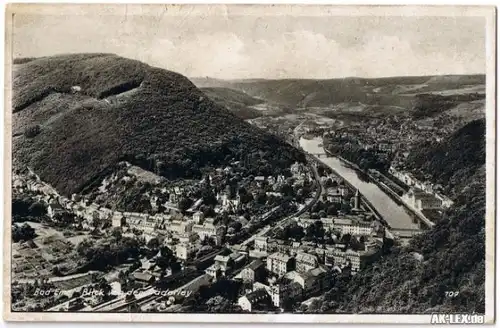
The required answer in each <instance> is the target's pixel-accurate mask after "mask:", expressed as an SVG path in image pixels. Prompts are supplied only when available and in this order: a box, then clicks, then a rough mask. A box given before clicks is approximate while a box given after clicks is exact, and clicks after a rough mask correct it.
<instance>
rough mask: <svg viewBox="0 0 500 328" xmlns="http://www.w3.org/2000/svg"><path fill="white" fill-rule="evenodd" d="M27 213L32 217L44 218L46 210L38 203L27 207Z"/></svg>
mask: <svg viewBox="0 0 500 328" xmlns="http://www.w3.org/2000/svg"><path fill="white" fill-rule="evenodd" d="M29 212H30V214H31V215H32V216H38V217H40V216H44V215H46V214H47V208H46V207H45V205H43V204H42V203H40V202H34V203H33V204H31V206H30V207H29Z"/></svg>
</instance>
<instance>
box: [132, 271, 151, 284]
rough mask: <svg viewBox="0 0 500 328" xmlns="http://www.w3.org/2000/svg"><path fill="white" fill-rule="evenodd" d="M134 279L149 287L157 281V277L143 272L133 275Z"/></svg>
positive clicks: (136, 272)
mask: <svg viewBox="0 0 500 328" xmlns="http://www.w3.org/2000/svg"><path fill="white" fill-rule="evenodd" d="M132 278H133V279H134V281H136V282H138V283H140V284H142V285H149V284H152V283H153V282H154V281H155V277H154V276H153V275H152V274H150V273H146V272H141V271H135V272H134V273H132Z"/></svg>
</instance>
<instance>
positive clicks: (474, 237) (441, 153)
mask: <svg viewBox="0 0 500 328" xmlns="http://www.w3.org/2000/svg"><path fill="white" fill-rule="evenodd" d="M484 134H485V125H484V120H482V121H474V122H471V123H470V124H468V125H467V126H465V127H464V128H462V129H460V130H459V131H457V132H456V133H455V134H454V135H452V136H451V137H450V138H449V139H448V140H445V141H444V142H443V143H441V144H438V145H434V146H433V147H431V148H428V149H427V150H425V149H423V150H422V153H421V154H420V155H419V157H418V158H419V159H421V162H419V164H418V165H419V167H420V168H421V169H422V170H424V171H425V173H428V174H432V175H433V176H435V177H436V178H440V179H443V183H444V179H445V177H447V178H449V179H450V180H449V182H450V184H449V188H448V189H449V190H450V191H452V192H453V193H454V194H455V196H456V197H455V204H454V205H453V206H452V208H450V209H449V210H448V211H447V212H446V213H445V215H444V217H443V219H442V220H441V221H439V222H438V223H437V224H436V226H435V227H434V228H433V229H432V230H430V231H428V232H426V233H424V234H422V235H420V236H418V237H415V238H414V239H413V240H412V241H411V244H410V246H408V247H405V248H396V249H395V250H394V251H393V253H391V254H388V255H386V256H384V257H383V258H382V259H381V260H380V261H378V262H377V263H375V264H373V265H371V266H369V267H367V268H365V269H363V270H361V271H360V272H359V273H358V274H357V275H356V276H355V277H354V278H353V279H352V280H350V281H342V280H338V281H337V282H336V285H335V287H334V288H333V289H332V290H331V291H330V292H328V293H327V294H326V295H325V299H324V302H323V303H322V310H323V311H327V312H342V313H344V312H346V313H358V312H362V313H374V312H376V313H433V312H447V313H452V312H467V313H471V312H473V311H476V312H484V305H485V285H484V278H485V204H486V188H485V186H486V172H485V153H484V152H485V145H484ZM426 154H427V155H426ZM446 291H453V292H458V293H459V294H458V296H457V297H455V298H450V297H446Z"/></svg>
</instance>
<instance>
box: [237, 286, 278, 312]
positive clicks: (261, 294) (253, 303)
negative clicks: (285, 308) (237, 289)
mask: <svg viewBox="0 0 500 328" xmlns="http://www.w3.org/2000/svg"><path fill="white" fill-rule="evenodd" d="M270 304H271V297H270V296H269V294H268V293H267V292H266V290H265V289H257V290H255V291H253V292H251V293H249V294H246V295H244V296H242V297H240V298H239V299H238V305H239V306H240V307H241V309H242V310H243V311H246V312H252V311H255V310H257V309H267V308H268V307H269V305H270Z"/></svg>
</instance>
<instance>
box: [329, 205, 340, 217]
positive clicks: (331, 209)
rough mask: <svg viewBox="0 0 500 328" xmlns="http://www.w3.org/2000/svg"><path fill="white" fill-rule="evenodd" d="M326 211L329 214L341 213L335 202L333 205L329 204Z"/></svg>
mask: <svg viewBox="0 0 500 328" xmlns="http://www.w3.org/2000/svg"><path fill="white" fill-rule="evenodd" d="M326 213H327V214H328V215H338V213H339V211H338V206H336V205H335V204H332V205H330V206H328V209H327V210H326Z"/></svg>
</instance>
